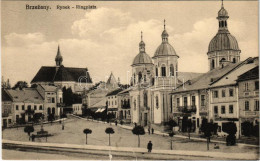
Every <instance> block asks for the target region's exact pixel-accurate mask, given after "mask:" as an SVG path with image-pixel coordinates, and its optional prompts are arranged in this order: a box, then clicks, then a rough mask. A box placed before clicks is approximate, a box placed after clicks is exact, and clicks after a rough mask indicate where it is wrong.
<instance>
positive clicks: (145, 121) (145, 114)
mask: <svg viewBox="0 0 260 161" xmlns="http://www.w3.org/2000/svg"><path fill="white" fill-rule="evenodd" d="M147 121H148V117H147V113H144V126H147Z"/></svg>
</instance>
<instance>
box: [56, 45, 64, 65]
mask: <svg viewBox="0 0 260 161" xmlns="http://www.w3.org/2000/svg"><path fill="white" fill-rule="evenodd" d="M62 61H63V58H62V56H61V53H60V46H58V51H57V55H56V57H55V62H56V66H61V65H62Z"/></svg>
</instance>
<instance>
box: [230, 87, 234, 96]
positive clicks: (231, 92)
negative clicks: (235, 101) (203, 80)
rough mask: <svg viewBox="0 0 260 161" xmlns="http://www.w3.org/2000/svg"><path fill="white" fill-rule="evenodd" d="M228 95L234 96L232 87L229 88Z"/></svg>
mask: <svg viewBox="0 0 260 161" xmlns="http://www.w3.org/2000/svg"><path fill="white" fill-rule="evenodd" d="M229 96H230V97H233V96H234V91H233V89H229Z"/></svg>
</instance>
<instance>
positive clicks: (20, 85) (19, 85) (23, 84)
mask: <svg viewBox="0 0 260 161" xmlns="http://www.w3.org/2000/svg"><path fill="white" fill-rule="evenodd" d="M16 88H19V89H20V90H22V89H23V88H28V83H27V82H26V81H18V82H17V83H16V84H15V85H14V86H13V89H16Z"/></svg>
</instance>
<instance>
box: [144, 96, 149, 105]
mask: <svg viewBox="0 0 260 161" xmlns="http://www.w3.org/2000/svg"><path fill="white" fill-rule="evenodd" d="M147 102H148V101H147V94H146V93H144V107H147Z"/></svg>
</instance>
